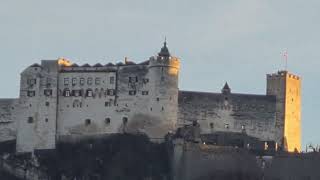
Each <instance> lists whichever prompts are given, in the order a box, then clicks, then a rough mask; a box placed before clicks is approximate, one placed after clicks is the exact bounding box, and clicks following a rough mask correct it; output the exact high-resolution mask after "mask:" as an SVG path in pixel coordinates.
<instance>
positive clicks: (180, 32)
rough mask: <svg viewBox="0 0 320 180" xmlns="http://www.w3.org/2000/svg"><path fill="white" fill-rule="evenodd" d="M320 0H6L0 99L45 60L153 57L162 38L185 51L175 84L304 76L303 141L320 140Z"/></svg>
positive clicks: (0, 28)
mask: <svg viewBox="0 0 320 180" xmlns="http://www.w3.org/2000/svg"><path fill="white" fill-rule="evenodd" d="M319 9H320V1H319V0H307V1H303V0H281V1H279V0H228V1H221V0H220V1H217V0H202V1H194V0H125V1H124V0H90V1H88V0H68V1H66V0H55V1H48V0H28V1H22V0H0V24H1V25H0V62H1V65H0V82H1V84H2V85H1V89H0V98H15V97H18V94H19V78H20V77H19V76H20V73H21V72H22V70H23V69H24V68H26V67H28V66H29V65H31V64H33V63H36V62H37V63H40V61H41V59H57V58H58V57H65V58H68V59H70V60H71V61H73V62H75V63H78V64H84V63H89V64H96V63H98V62H99V63H102V64H107V63H108V62H113V63H115V62H120V61H122V62H123V61H124V57H128V58H129V60H132V61H135V62H141V61H144V60H147V59H148V58H149V57H150V56H153V55H155V54H156V53H157V52H158V51H159V50H160V48H161V46H162V43H163V41H164V38H165V37H166V38H167V42H168V47H169V49H170V52H171V54H172V55H174V56H177V57H179V58H180V59H181V72H180V80H179V81H180V83H179V88H180V89H182V90H196V91H208V92H220V90H221V88H222V86H223V84H224V83H225V82H226V81H227V82H228V84H229V85H230V87H231V89H232V92H237V93H254V94H265V92H266V74H267V73H273V72H277V71H278V70H283V69H284V66H285V61H284V58H283V57H281V52H284V51H287V52H288V70H289V71H290V72H292V73H294V74H297V75H299V76H301V77H302V134H303V136H302V140H303V146H305V145H306V144H309V143H313V144H320V132H319V127H320V118H318V113H317V111H318V110H319V108H320V94H319V93H318V92H319V89H320V83H318V82H319V80H318V78H319V77H320V75H319V73H320V71H319V69H318V68H319V66H320V61H319V59H320V53H319V50H318V49H319V47H320V35H319V32H320V23H319V19H320V11H319Z"/></svg>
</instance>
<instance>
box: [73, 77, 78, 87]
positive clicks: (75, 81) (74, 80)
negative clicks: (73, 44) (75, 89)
mask: <svg viewBox="0 0 320 180" xmlns="http://www.w3.org/2000/svg"><path fill="white" fill-rule="evenodd" d="M75 85H77V78H72V86H75Z"/></svg>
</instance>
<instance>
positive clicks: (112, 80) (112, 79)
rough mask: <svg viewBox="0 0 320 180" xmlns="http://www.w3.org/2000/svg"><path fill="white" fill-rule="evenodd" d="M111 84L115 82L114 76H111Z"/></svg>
mask: <svg viewBox="0 0 320 180" xmlns="http://www.w3.org/2000/svg"><path fill="white" fill-rule="evenodd" d="M110 84H114V76H112V77H110Z"/></svg>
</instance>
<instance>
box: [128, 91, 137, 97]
mask: <svg viewBox="0 0 320 180" xmlns="http://www.w3.org/2000/svg"><path fill="white" fill-rule="evenodd" d="M136 93H137V91H135V90H130V91H129V95H131V96H133V95H136Z"/></svg>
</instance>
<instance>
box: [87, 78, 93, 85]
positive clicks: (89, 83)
mask: <svg viewBox="0 0 320 180" xmlns="http://www.w3.org/2000/svg"><path fill="white" fill-rule="evenodd" d="M87 84H88V85H92V78H91V77H89V78H88V80H87Z"/></svg>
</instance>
